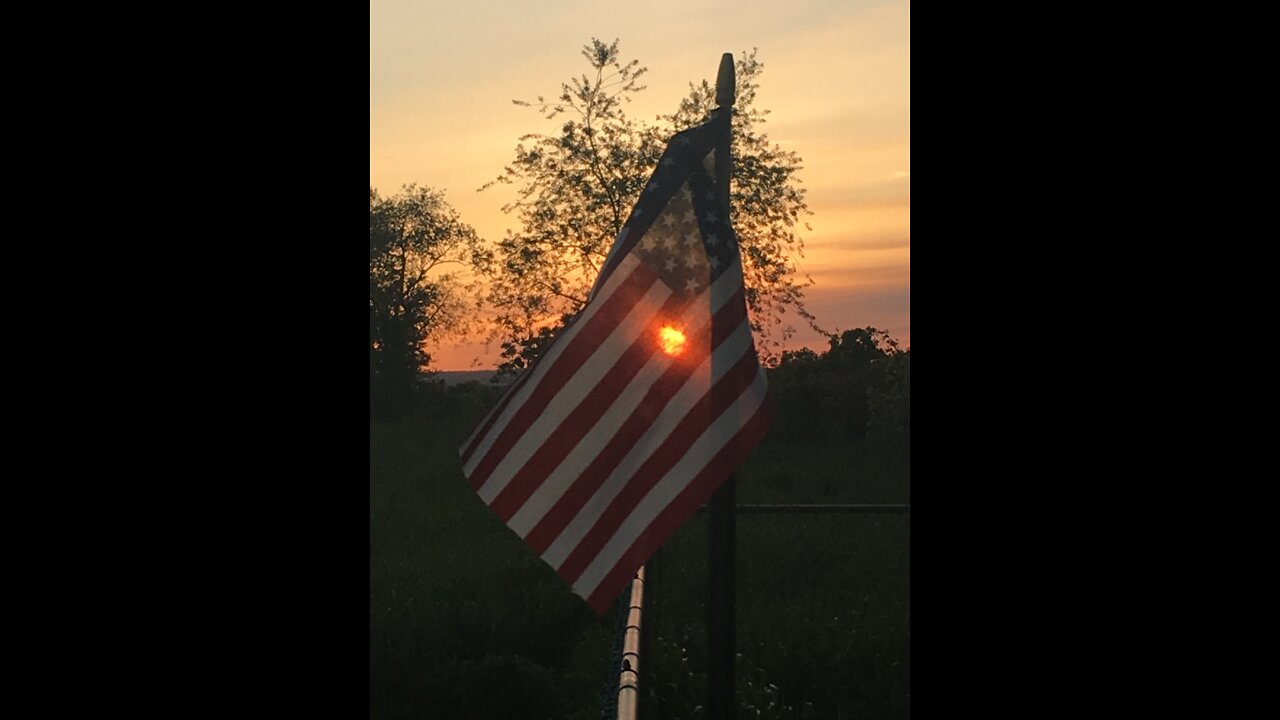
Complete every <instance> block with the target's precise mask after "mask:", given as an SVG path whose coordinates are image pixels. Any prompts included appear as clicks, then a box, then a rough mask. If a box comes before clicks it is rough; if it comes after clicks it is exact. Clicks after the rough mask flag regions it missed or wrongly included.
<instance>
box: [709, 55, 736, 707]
mask: <svg viewBox="0 0 1280 720" xmlns="http://www.w3.org/2000/svg"><path fill="white" fill-rule="evenodd" d="M735 99H736V91H735V88H734V71H733V54H732V53H725V54H724V55H722V56H721V57H720V71H719V72H718V73H717V74H716V105H718V106H719V107H718V108H717V109H716V110H715V112H716V113H728V114H729V118H728V120H729V123H730V127H732V124H731V123H732V122H733V103H734V100H735ZM730 137H731V133H730V132H726V133H725V134H724V137H723V139H722V140H721V142H720V144H719V145H718V146H717V147H716V151H715V152H716V182H717V183H718V184H719V186H720V187H719V190H720V199H721V202H722V204H723V208H724V211H725V214H726V215H725V218H726V219H725V222H726V224H727V225H729V227H731V228H732V225H731V224H730V223H729V219H728V212H729V173H730V170H731V168H732V166H731V165H730V158H729V147H730ZM733 486H734V477H733V475H730V476H729V477H728V479H726V480H725V481H724V484H723V485H721V486H720V488H719V489H718V490H716V492H715V494H714V495H712V496H711V502H710V506H711V567H710V570H711V572H710V575H711V589H710V593H709V597H708V602H707V634H708V637H707V640H708V642H707V695H708V697H707V717H708V719H709V720H731V718H733V717H734V707H735V702H734V675H733V659H734V652H735V648H734V613H733V611H734V607H733V600H734V577H733V563H734V557H733V554H734V533H735V527H734V522H735V512H734V497H733V490H734V487H733Z"/></svg>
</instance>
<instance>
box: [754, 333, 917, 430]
mask: <svg viewBox="0 0 1280 720" xmlns="http://www.w3.org/2000/svg"><path fill="white" fill-rule="evenodd" d="M828 340H829V344H830V347H829V348H828V349H827V350H826V351H825V352H823V353H822V354H818V353H816V352H814V351H813V350H810V349H809V348H807V347H806V348H801V349H800V350H787V351H784V352H783V353H782V356H781V358H780V362H779V363H778V366H777V367H776V368H775V369H774V370H773V371H772V372H771V374H770V376H769V386H770V389H771V390H772V391H773V393H774V397H775V399H776V401H777V403H778V416H779V418H783V419H784V421H782V422H778V423H775V424H774V430H773V431H774V432H775V433H782V434H784V435H793V436H797V437H806V436H810V435H814V434H819V435H828V434H833V435H835V436H837V437H839V438H842V439H844V440H856V439H861V438H863V437H866V436H868V435H872V434H874V435H878V436H880V437H882V438H886V439H888V438H892V439H894V440H900V441H902V442H909V439H910V432H911V350H910V349H908V350H902V349H900V348H899V346H898V341H897V340H895V339H893V338H892V337H891V336H890V335H889V333H888V332H887V331H884V330H877V329H876V328H873V327H865V328H855V329H853V330H846V331H845V332H843V333H841V334H839V335H835V334H832V335H829V336H828Z"/></svg>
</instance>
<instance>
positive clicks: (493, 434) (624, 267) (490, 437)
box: [462, 255, 640, 477]
mask: <svg viewBox="0 0 1280 720" xmlns="http://www.w3.org/2000/svg"><path fill="white" fill-rule="evenodd" d="M639 264H640V261H639V260H637V259H636V258H635V257H633V256H631V255H628V256H626V257H624V258H622V262H620V263H618V270H617V272H615V273H614V274H613V275H612V276H611V277H610V278H609V281H608V282H607V283H605V287H604V289H603V292H604V294H605V295H606V296H607V295H609V294H612V293H613V291H614V290H617V289H618V286H619V285H620V284H622V283H623V282H624V281H625V280H626V279H627V278H628V277H629V276H630V275H631V273H632V271H634V270H635V269H636V267H637V266H639ZM606 299H607V298H606V297H602V298H601V299H600V300H599V301H598V302H593V303H589V304H588V305H587V306H586V307H585V308H583V310H582V313H581V314H580V315H579V316H578V318H577V319H576V320H574V321H573V324H571V325H570V326H569V327H567V328H565V330H564V332H563V333H561V335H560V336H559V338H558V339H557V340H556V341H555V342H554V343H553V344H552V346H551V349H550V350H549V351H547V354H546V355H544V356H543V358H542V359H541V360H540V361H539V362H538V364H537V366H536V367H534V368H533V369H532V370H528V371H526V372H531V373H533V375H531V376H530V377H529V379H528V380H527V381H526V382H525V383H524V386H523V387H521V388H520V390H519V392H518V393H517V394H516V395H515V396H514V397H512V398H511V402H510V403H507V407H506V408H505V409H504V410H503V411H502V415H501V416H499V417H498V419H497V421H495V422H494V423H493V426H492V427H490V428H489V432H488V433H486V434H485V436H484V439H483V441H482V442H481V443H480V444H479V445H478V446H477V447H476V451H475V453H473V454H472V455H471V459H470V460H469V461H467V462H466V463H464V464H463V466H462V471H463V473H464V474H465V475H466V476H467V477H471V471H473V470H475V469H476V465H478V464H480V460H481V458H483V457H484V456H485V454H486V453H488V452H489V448H490V447H492V446H493V443H494V441H495V440H497V438H498V436H499V435H501V434H502V431H503V430H504V429H506V427H507V424H508V423H510V422H511V418H512V417H514V416H515V414H516V412H518V411H519V410H520V408H521V407H522V406H523V405H524V402H525V400H528V399H529V395H530V394H531V393H533V390H534V388H536V387H537V386H538V381H539V380H541V379H542V376H544V375H546V374H547V371H548V370H550V369H551V366H552V365H554V364H555V361H556V358H558V357H560V355H561V354H562V353H563V352H564V349H565V348H566V347H568V346H569V345H570V343H571V342H572V341H573V338H574V337H575V336H577V334H578V333H579V332H580V331H581V330H582V328H583V327H585V326H586V325H587V322H588V321H589V320H591V318H592V316H594V315H595V314H596V312H597V311H599V310H600V308H601V307H602V306H603V305H604V304H605V300H606ZM480 427H484V424H483V423H481V425H480ZM467 444H468V445H469V444H470V441H468V443H467ZM466 447H467V446H466V445H463V449H464V450H465V449H466Z"/></svg>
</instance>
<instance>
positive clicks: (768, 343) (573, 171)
mask: <svg viewBox="0 0 1280 720" xmlns="http://www.w3.org/2000/svg"><path fill="white" fill-rule="evenodd" d="M582 54H583V56H584V57H585V58H586V59H587V62H588V63H589V64H590V65H591V73H589V74H584V75H582V76H581V77H580V78H574V79H572V80H571V81H570V82H568V83H564V84H562V85H561V93H560V96H559V97H558V98H557V99H555V100H547V99H545V98H543V97H541V96H539V97H538V98H537V100H536V101H534V102H526V101H514V102H515V103H516V104H517V105H522V106H527V107H533V108H536V109H537V110H538V111H539V112H541V113H543V115H544V117H545V118H546V119H548V120H552V119H558V118H560V117H561V116H565V117H564V119H563V120H562V121H561V124H560V126H559V131H558V132H557V133H555V134H548V135H543V134H536V133H535V134H529V135H524V136H522V137H521V138H520V140H519V144H518V145H517V146H516V152H515V159H514V160H513V161H512V163H511V164H510V165H508V166H507V167H506V168H505V170H504V172H503V174H502V175H500V176H499V177H498V178H497V179H496V180H495V181H494V182H496V183H505V184H512V185H516V186H517V187H518V197H517V199H516V200H515V201H514V202H512V203H510V204H508V205H506V206H505V207H503V211H504V212H508V213H514V214H516V215H517V217H519V219H520V223H521V226H522V228H521V230H520V231H518V232H515V233H508V235H507V237H505V238H504V239H502V240H501V241H499V242H497V243H496V245H495V248H494V255H493V257H492V258H491V262H490V263H488V264H486V265H485V266H484V267H483V268H482V271H483V272H484V274H485V275H487V276H488V277H489V278H490V280H491V287H490V294H489V302H490V304H491V306H492V307H493V308H494V309H495V310H496V312H497V330H496V331H495V334H496V337H497V338H498V339H500V340H501V341H502V348H503V357H504V362H503V365H502V369H503V370H508V371H510V370H517V369H520V368H523V367H526V366H527V365H528V363H529V362H531V361H532V359H534V358H536V357H537V354H538V352H539V349H540V348H541V347H543V346H544V345H545V341H546V339H547V337H548V336H549V334H550V333H551V332H552V331H554V330H555V329H557V328H559V327H561V326H563V323H564V322H565V320H566V319H567V318H569V317H572V316H573V315H574V314H575V313H577V312H578V311H579V310H581V309H582V307H583V306H584V305H585V303H586V298H587V293H588V292H589V290H590V288H591V284H592V283H593V282H594V281H595V278H596V275H597V274H598V273H599V270H600V266H601V264H602V263H603V261H604V259H605V257H606V256H607V255H608V252H609V248H610V246H611V245H612V243H613V241H614V238H615V237H616V236H617V234H618V232H619V231H620V230H621V229H622V226H623V224H624V223H625V222H626V219H627V215H628V213H629V212H630V210H631V207H632V206H633V205H634V204H635V202H636V201H637V199H638V198H639V196H640V193H641V192H642V190H643V189H644V184H645V182H646V181H647V180H648V178H649V176H650V174H651V173H652V172H653V169H654V166H655V165H656V163H657V162H658V160H659V158H660V157H661V154H662V149H663V147H664V144H665V142H666V140H667V138H669V137H670V136H671V135H672V134H674V133H675V132H677V131H679V130H683V129H685V128H688V127H691V126H693V125H695V124H697V123H699V122H702V121H703V120H705V119H707V116H708V113H709V112H710V111H711V109H712V108H713V107H714V106H715V100H714V97H715V89H714V88H713V87H712V86H711V85H710V84H709V83H707V82H706V81H703V82H702V83H701V84H699V85H694V84H692V83H691V84H690V93H689V96H688V97H687V98H685V99H684V100H683V101H682V102H681V103H680V106H679V108H678V109H677V110H676V112H675V113H673V114H671V115H668V116H665V117H662V118H660V120H662V121H663V124H662V125H649V124H646V123H643V122H639V121H636V120H633V119H631V118H629V117H627V115H626V112H625V108H624V106H625V104H626V103H628V102H630V101H631V96H632V95H634V94H635V93H638V92H640V91H642V90H644V86H642V85H640V84H639V79H640V78H641V76H643V75H644V73H645V68H643V67H640V66H639V63H638V61H636V60H632V61H630V62H627V63H623V62H622V61H621V60H620V59H619V52H618V42H617V41H616V40H615V41H614V42H613V43H612V44H605V43H603V42H601V41H599V40H596V39H592V41H591V44H590V45H588V46H584V48H583V52H582ZM755 55H756V54H755V51H752V52H751V53H748V54H745V55H744V56H742V57H740V58H738V60H737V67H736V71H737V102H736V104H735V106H734V122H733V157H734V165H733V178H732V193H731V197H730V202H731V205H732V212H733V217H734V227H735V229H736V230H737V232H738V235H739V239H740V241H741V247H742V251H743V265H744V267H743V270H744V274H745V278H746V286H747V290H746V298H747V304H748V308H749V310H750V316H751V321H752V325H753V328H754V329H755V330H756V331H757V336H758V340H760V345H759V349H760V350H761V353H762V355H763V356H764V357H765V358H766V359H769V358H772V359H774V360H776V356H775V355H774V352H773V350H774V349H776V347H777V346H778V345H779V343H780V342H781V341H782V340H783V339H785V338H786V337H787V336H788V335H789V334H790V332H791V331H792V329H791V328H790V327H789V326H785V325H783V322H782V321H783V313H784V312H785V311H786V310H788V309H790V310H792V311H794V312H795V313H796V314H798V315H799V316H800V317H802V318H803V319H804V320H805V321H806V322H809V323H810V324H812V321H813V317H812V316H811V315H810V314H809V313H808V312H807V311H806V310H805V308H804V302H803V287H804V285H807V284H811V283H812V281H811V280H809V281H808V282H806V283H804V284H801V283H798V282H797V281H796V278H795V272H796V270H795V266H794V263H793V261H792V259H791V257H792V255H793V254H800V253H801V252H802V249H803V241H802V240H801V238H800V237H799V236H798V235H797V234H796V233H795V231H794V230H795V225H796V223H797V222H799V220H800V216H801V215H803V214H808V213H809V212H810V211H809V209H808V207H807V206H806V205H805V203H804V190H803V189H801V188H800V187H799V180H798V178H797V177H796V172H797V171H798V170H800V158H799V156H797V155H796V154H795V153H792V152H787V151H783V150H782V149H780V148H779V147H778V146H777V145H773V144H770V143H769V142H768V138H767V137H766V136H765V135H764V134H763V133H761V132H760V131H759V125H762V124H763V123H764V121H765V120H764V116H765V115H766V114H767V111H763V110H759V109H757V108H755V107H754V102H755V97H756V90H757V88H758V87H759V77H760V74H761V73H762V71H763V68H764V66H763V64H761V63H760V62H759V61H758V60H757V59H756V56H755ZM492 184H493V183H489V184H487V185H486V186H485V187H489V186H491V185H492ZM482 189H483V188H482Z"/></svg>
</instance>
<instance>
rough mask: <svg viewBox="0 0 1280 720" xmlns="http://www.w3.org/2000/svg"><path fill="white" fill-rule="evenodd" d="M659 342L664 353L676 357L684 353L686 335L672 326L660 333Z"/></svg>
mask: <svg viewBox="0 0 1280 720" xmlns="http://www.w3.org/2000/svg"><path fill="white" fill-rule="evenodd" d="M658 342H659V343H660V344H661V345H662V352H664V353H666V354H668V355H672V356H675V355H679V354H680V353H682V352H684V333H682V332H680V331H679V330H677V329H675V328H673V327H671V326H670V325H668V326H666V327H664V328H662V329H661V330H659V331H658Z"/></svg>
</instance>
